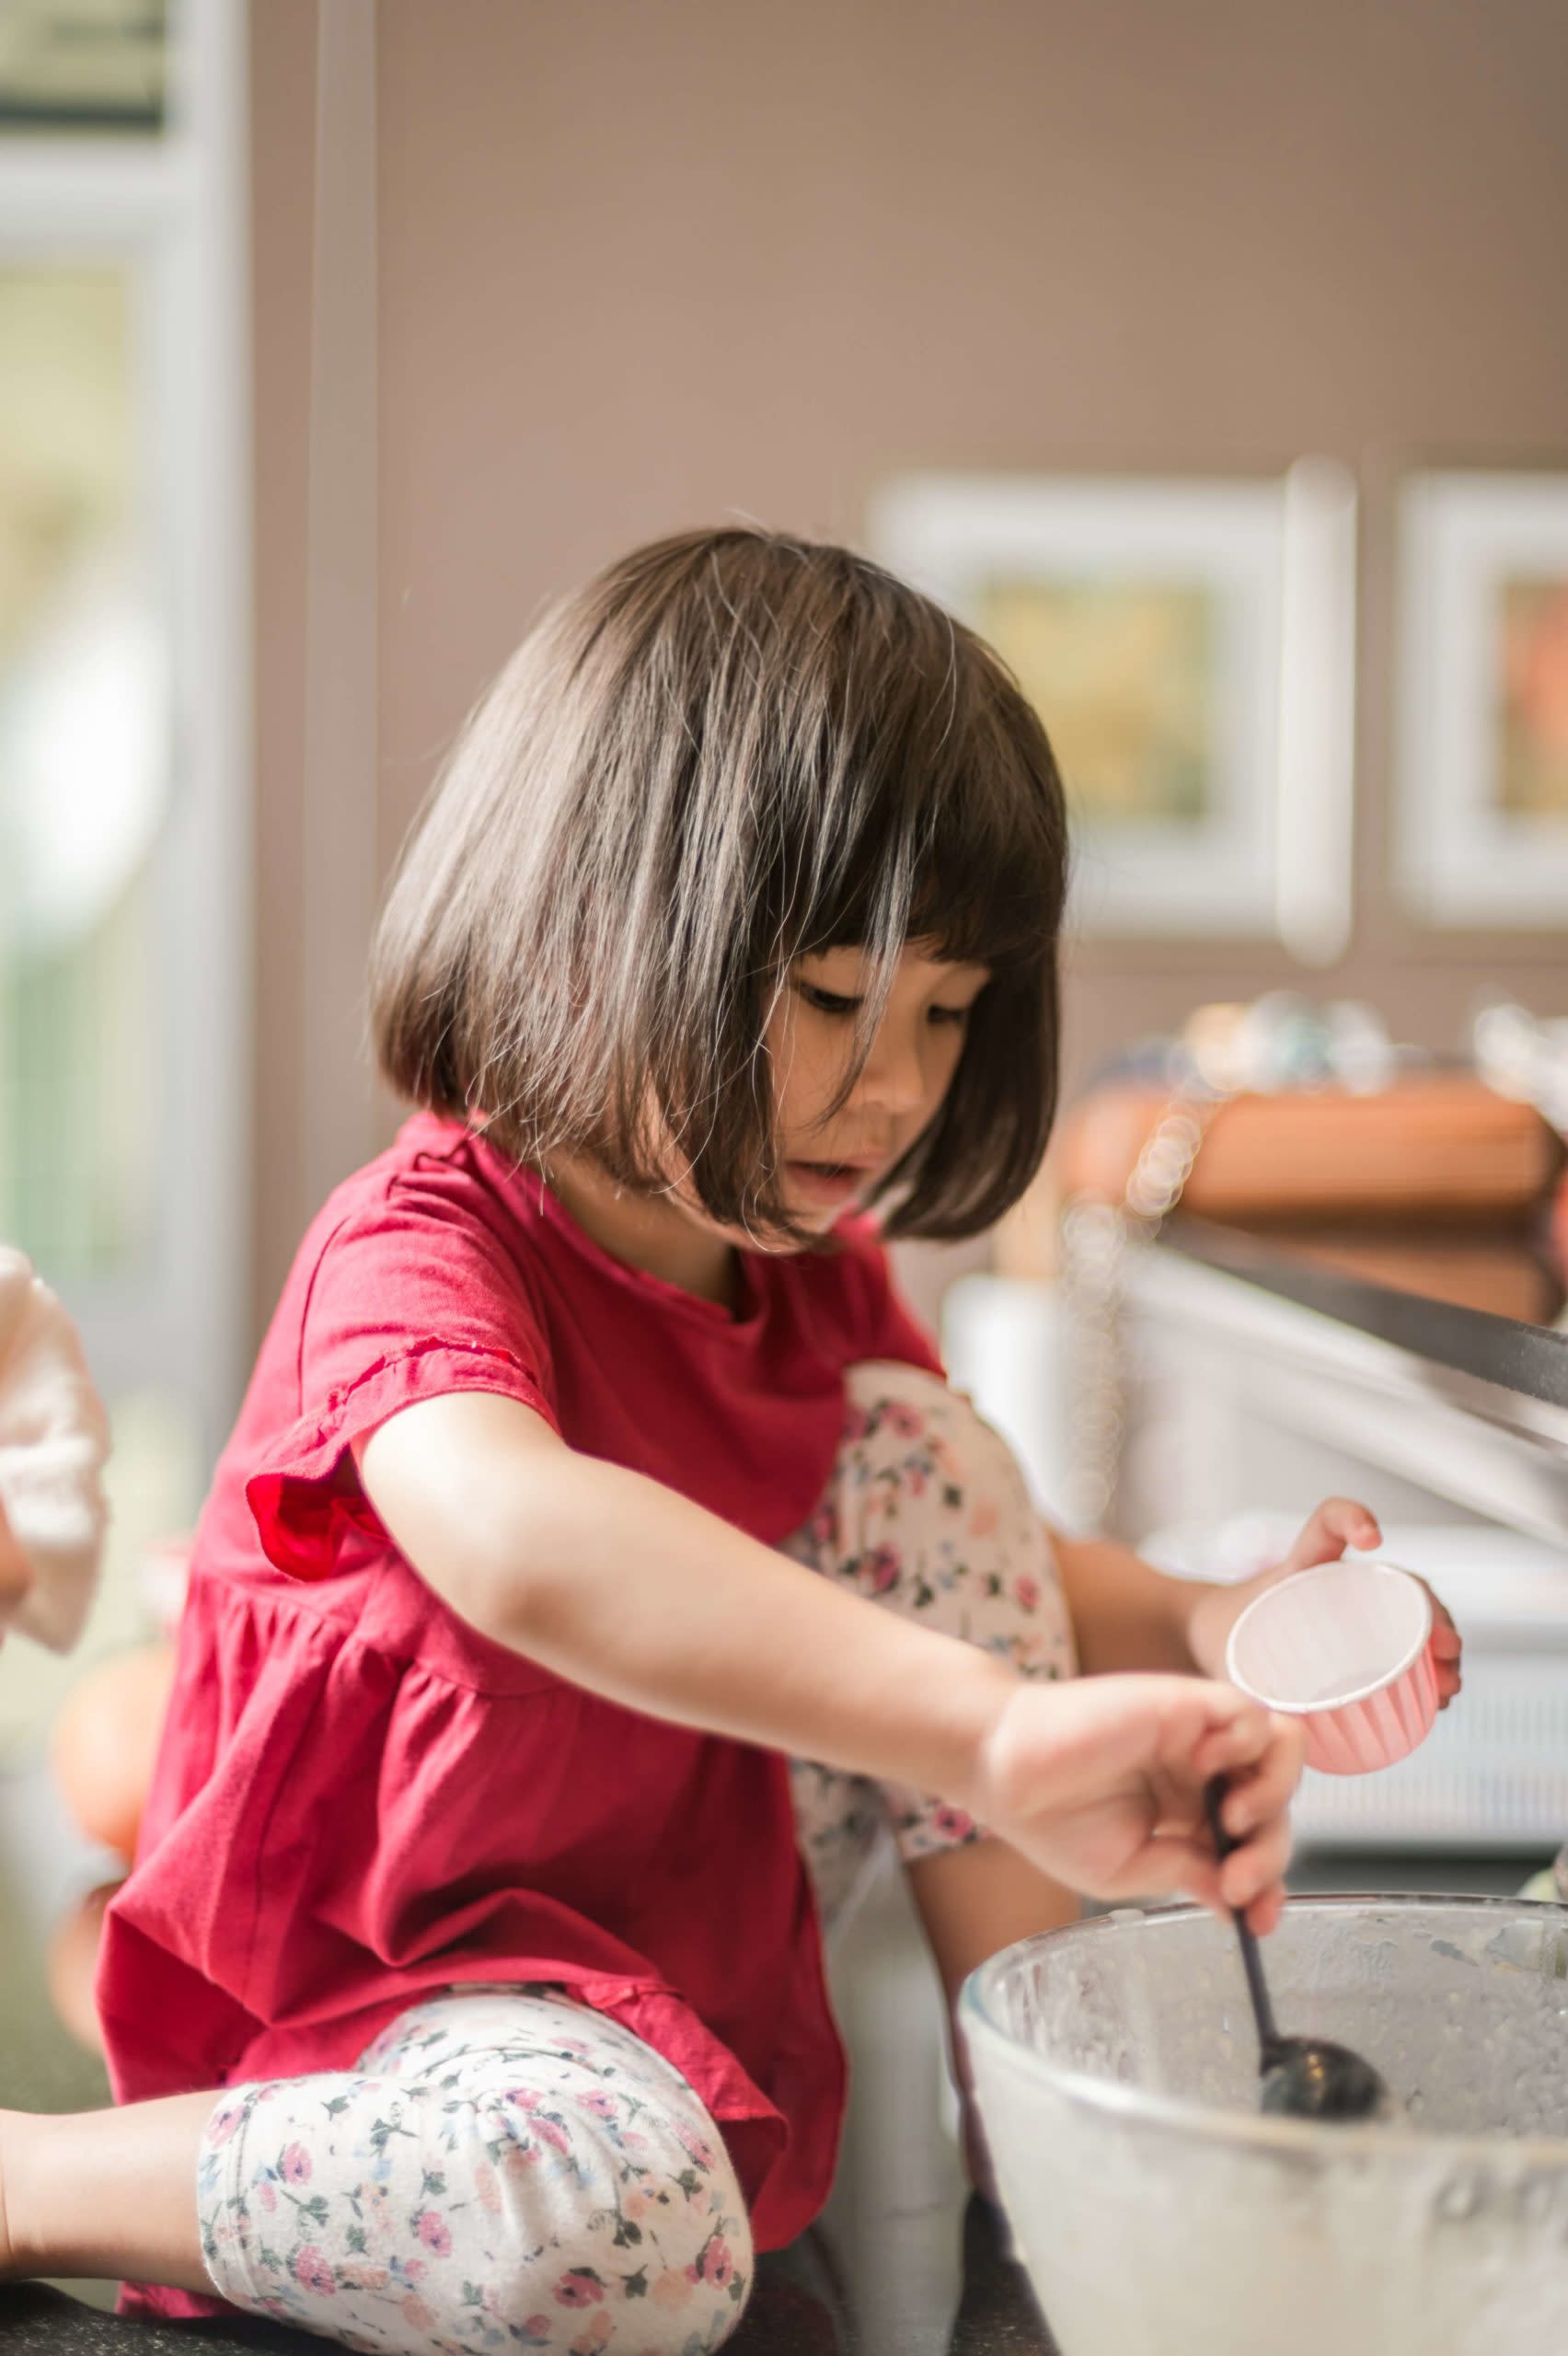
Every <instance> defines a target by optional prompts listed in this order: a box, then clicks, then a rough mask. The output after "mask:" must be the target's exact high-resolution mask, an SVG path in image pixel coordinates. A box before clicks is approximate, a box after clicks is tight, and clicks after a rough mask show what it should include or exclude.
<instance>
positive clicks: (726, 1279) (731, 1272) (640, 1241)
mask: <svg viewBox="0 0 1568 2356" xmlns="http://www.w3.org/2000/svg"><path fill="white" fill-rule="evenodd" d="M548 1180H549V1184H550V1187H551V1190H552V1192H553V1193H554V1194H555V1195H557V1197H558V1198H559V1201H560V1202H561V1203H562V1204H563V1205H564V1206H565V1207H566V1209H567V1210H568V1211H570V1213H571V1217H572V1218H574V1219H575V1220H576V1222H577V1224H578V1226H579V1227H580V1228H581V1229H582V1231H583V1233H584V1234H585V1235H589V1236H591V1237H592V1238H593V1240H594V1242H595V1243H597V1244H598V1245H599V1246H600V1248H601V1250H603V1251H605V1252H608V1253H610V1254H611V1256H612V1258H614V1259H617V1260H623V1261H624V1262H625V1263H626V1265H627V1266H628V1268H640V1269H641V1270H642V1272H643V1274H644V1275H645V1276H658V1277H660V1278H661V1279H662V1280H663V1282H664V1283H665V1284H670V1285H678V1286H679V1287H680V1289H681V1290H682V1291H683V1292H689V1293H695V1294H696V1295H697V1297H698V1299H699V1300H711V1301H716V1302H717V1303H718V1304H719V1306H720V1307H721V1308H722V1309H729V1310H734V1309H736V1308H738V1307H739V1305H740V1299H741V1271H740V1260H739V1255H738V1254H737V1253H736V1251H735V1247H734V1245H733V1244H732V1242H730V1241H729V1239H728V1238H727V1237H726V1236H724V1235H722V1234H721V1233H720V1232H719V1231H718V1230H715V1229H711V1228H706V1227H704V1226H702V1225H701V1224H700V1223H699V1222H698V1220H697V1219H695V1218H692V1217H691V1215H690V1213H689V1212H687V1211H686V1210H683V1209H682V1207H680V1205H679V1204H678V1203H676V1202H674V1201H672V1199H671V1198H670V1196H669V1195H633V1194H629V1193H628V1191H627V1190H626V1189H625V1188H624V1187H621V1186H617V1184H616V1183H615V1181H614V1179H612V1178H607V1177H606V1176H605V1172H603V1171H602V1170H599V1169H596V1168H595V1167H594V1164H593V1163H592V1162H589V1161H552V1162H551V1164H550V1167H549V1171H548Z"/></svg>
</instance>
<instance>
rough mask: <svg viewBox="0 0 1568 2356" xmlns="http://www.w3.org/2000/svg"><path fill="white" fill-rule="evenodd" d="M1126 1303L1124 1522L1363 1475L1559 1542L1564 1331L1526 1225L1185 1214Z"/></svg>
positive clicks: (1397, 1492)
mask: <svg viewBox="0 0 1568 2356" xmlns="http://www.w3.org/2000/svg"><path fill="white" fill-rule="evenodd" d="M1489 1304H1497V1305H1496V1306H1493V1305H1489ZM1124 1309H1125V1312H1126V1329H1125V1334H1124V1368H1125V1370H1126V1375H1127V1380H1128V1397H1127V1400H1126V1402H1125V1407H1126V1426H1125V1428H1126V1435H1127V1445H1126V1447H1125V1449H1124V1457H1123V1462H1122V1468H1121V1478H1120V1481H1119V1483H1118V1489H1117V1499H1116V1512H1117V1518H1118V1522H1119V1526H1120V1527H1121V1529H1122V1530H1123V1533H1124V1534H1125V1535H1127V1536H1129V1537H1134V1538H1136V1537H1138V1536H1141V1535H1142V1534H1143V1533H1144V1532H1146V1531H1147V1530H1153V1529H1157V1528H1160V1527H1162V1526H1164V1525H1165V1524H1167V1523H1170V1522H1174V1521H1189V1520H1191V1521H1216V1522H1217V1521H1220V1520H1223V1519H1225V1518H1226V1516H1228V1515H1229V1514H1232V1513H1235V1512H1238V1511H1239V1510H1242V1509H1244V1508H1246V1507H1249V1506H1251V1505H1255V1504H1257V1503H1259V1502H1260V1501H1262V1500H1265V1499H1268V1500H1272V1501H1274V1502H1277V1503H1281V1504H1283V1503H1285V1502H1286V1501H1287V1500H1292V1499H1294V1498H1296V1497H1297V1496H1307V1497H1309V1496H1311V1495H1313V1494H1316V1495H1318V1496H1322V1495H1326V1494H1330V1493H1331V1492H1332V1491H1333V1490H1336V1489H1337V1490H1343V1489H1345V1488H1347V1487H1351V1486H1353V1485H1355V1484H1357V1483H1359V1484H1360V1485H1359V1486H1356V1487H1355V1494H1357V1495H1362V1494H1366V1502H1367V1503H1368V1504H1369V1505H1371V1506H1372V1507H1374V1509H1375V1510H1376V1511H1377V1512H1378V1514H1379V1515H1380V1516H1381V1517H1382V1518H1383V1519H1385V1520H1389V1521H1400V1520H1410V1519H1414V1520H1422V1521H1433V1520H1437V1519H1441V1518H1442V1516H1443V1514H1444V1513H1445V1512H1446V1511H1447V1510H1448V1509H1449V1508H1451V1507H1456V1506H1457V1507H1459V1508H1460V1517H1461V1518H1462V1517H1468V1516H1473V1517H1474V1518H1475V1519H1478V1520H1480V1521H1483V1522H1488V1523H1492V1524H1494V1525H1496V1526H1497V1527H1499V1528H1502V1529H1506V1530H1516V1531H1518V1532H1521V1533H1523V1534H1525V1535H1527V1536H1528V1537H1531V1538H1534V1539H1536V1540H1539V1541H1540V1542H1544V1543H1545V1544H1546V1545H1548V1546H1551V1547H1557V1548H1562V1547H1564V1546H1568V1332H1565V1331H1563V1330H1562V1327H1561V1326H1560V1325H1559V1324H1557V1323H1556V1322H1554V1321H1555V1320H1556V1319H1557V1318H1558V1317H1559V1316H1560V1314H1561V1309H1562V1295H1561V1289H1560V1287H1559V1286H1558V1284H1557V1281H1556V1280H1555V1278H1554V1277H1553V1276H1551V1272H1550V1271H1549V1269H1548V1268H1547V1266H1546V1265H1545V1263H1544V1262H1542V1261H1541V1260H1540V1259H1539V1258H1538V1257H1537V1256H1536V1255H1535V1254H1534V1253H1531V1252H1530V1251H1529V1250H1528V1247H1527V1245H1526V1244H1525V1242H1523V1241H1522V1240H1521V1239H1518V1238H1514V1237H1504V1238H1496V1239H1492V1238H1487V1237H1485V1236H1482V1237H1479V1238H1477V1237H1470V1236H1465V1235H1462V1234H1458V1235H1455V1234H1449V1235H1447V1236H1441V1235H1439V1236H1425V1237H1423V1236H1412V1235H1411V1234H1408V1233H1394V1234H1385V1235H1382V1236H1378V1235H1361V1236H1356V1235H1335V1234H1332V1233H1331V1232H1328V1231H1326V1230H1317V1231H1308V1230H1303V1231H1299V1232H1290V1231H1286V1230H1279V1231H1274V1232H1263V1231H1253V1232H1249V1231H1245V1230H1239V1229H1234V1228H1228V1227H1221V1226H1217V1225H1211V1224H1207V1223H1205V1222H1203V1221H1200V1220H1196V1219H1191V1218H1175V1219H1172V1220H1170V1222H1169V1223H1168V1225H1167V1227H1166V1228H1165V1230H1164V1231H1163V1232H1162V1234H1161V1235H1160V1237H1159V1242H1157V1243H1156V1244H1155V1246H1154V1247H1153V1248H1152V1249H1136V1250H1135V1251H1134V1252H1133V1253H1132V1254H1131V1255H1130V1257H1129V1263H1128V1267H1127V1273H1126V1278H1125V1285H1124ZM1367 1472H1371V1473H1373V1474H1374V1475H1376V1476H1378V1478H1377V1480H1376V1482H1375V1484H1374V1485H1375V1489H1376V1494H1367V1492H1366V1473H1367ZM1450 1518H1453V1517H1452V1516H1451V1515H1450Z"/></svg>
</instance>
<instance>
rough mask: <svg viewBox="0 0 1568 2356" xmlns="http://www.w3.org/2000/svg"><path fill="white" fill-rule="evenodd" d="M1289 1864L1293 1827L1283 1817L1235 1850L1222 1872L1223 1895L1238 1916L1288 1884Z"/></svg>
mask: <svg viewBox="0 0 1568 2356" xmlns="http://www.w3.org/2000/svg"><path fill="white" fill-rule="evenodd" d="M1289 1863H1290V1825H1289V1823H1288V1821H1287V1820H1286V1818H1284V1817H1280V1818H1278V1819H1276V1820H1275V1821H1274V1823H1272V1824H1269V1825H1266V1826H1265V1827H1264V1828H1263V1830H1262V1831H1261V1832H1259V1833H1257V1834H1255V1835H1254V1837H1253V1838H1252V1839H1251V1841H1249V1842H1247V1844H1246V1846H1245V1848H1241V1849H1233V1850H1232V1851H1231V1853H1230V1854H1229V1856H1228V1857H1227V1859H1226V1860H1225V1863H1224V1864H1223V1865H1221V1867H1220V1869H1219V1888H1220V1895H1221V1897H1222V1898H1223V1899H1224V1900H1225V1902H1226V1904H1227V1905H1228V1906H1230V1907H1234V1908H1235V1909H1236V1911H1238V1912H1241V1911H1244V1910H1245V1909H1246V1908H1248V1907H1250V1906H1251V1904H1252V1903H1253V1901H1254V1900H1257V1899H1260V1898H1262V1897H1264V1896H1266V1895H1267V1893H1268V1892H1269V1891H1271V1890H1273V1889H1274V1888H1279V1887H1282V1886H1283V1884H1284V1881H1285V1869H1286V1865H1288V1864H1289Z"/></svg>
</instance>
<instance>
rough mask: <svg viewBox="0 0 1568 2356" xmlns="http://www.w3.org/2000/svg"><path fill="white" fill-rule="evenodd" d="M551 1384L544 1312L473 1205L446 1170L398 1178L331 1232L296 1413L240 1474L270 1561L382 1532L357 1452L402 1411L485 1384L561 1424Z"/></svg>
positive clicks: (306, 1306)
mask: <svg viewBox="0 0 1568 2356" xmlns="http://www.w3.org/2000/svg"><path fill="white" fill-rule="evenodd" d="M552 1390H553V1385H552V1375H551V1364H550V1354H549V1347H548V1336H547V1334H546V1333H545V1330H544V1326H543V1322H542V1320H541V1319H540V1317H539V1315H538V1312H537V1310H536V1306H535V1303H534V1300H533V1298H532V1296H531V1293H530V1291H529V1288H528V1286H527V1284H526V1281H525V1276H524V1275H523V1272H522V1270H521V1269H520V1268H519V1266H518V1265H517V1262H516V1260H515V1258H514V1257H513V1253H512V1252H511V1251H510V1250H509V1249H508V1245H507V1242H506V1241H505V1239H504V1238H503V1237H502V1235H501V1234H500V1233H498V1232H497V1230H496V1229H495V1227H494V1226H493V1225H492V1224H491V1223H490V1221H489V1220H488V1219H487V1218H486V1217H485V1216H484V1213H483V1209H482V1207H480V1206H478V1205H470V1204H468V1203H466V1202H465V1200H464V1198H463V1193H462V1190H461V1188H460V1187H456V1186H454V1185H453V1184H451V1183H450V1181H449V1179H448V1178H447V1175H446V1173H444V1172H437V1173H436V1174H435V1175H434V1176H433V1177H432V1179H431V1180H430V1181H429V1182H428V1183H421V1180H420V1179H419V1177H417V1176H414V1177H409V1178H405V1179H403V1180H401V1181H399V1182H398V1184H395V1185H394V1186H393V1187H392V1188H391V1189H390V1190H389V1191H388V1194H387V1195H386V1198H385V1199H384V1200H382V1201H380V1202H378V1203H375V1204H374V1205H372V1206H370V1207H362V1208H360V1209H357V1210H356V1211H354V1212H353V1213H352V1214H351V1216H350V1217H348V1218H345V1219H344V1220H343V1221H342V1222H341V1223H340V1225H338V1226H337V1227H336V1228H334V1229H333V1230H331V1231H330V1233H329V1235H328V1237H327V1240H326V1242H325V1244H324V1246H323V1248H322V1250H321V1252H320V1254H319V1257H318V1259H317V1263H316V1265H315V1267H314V1269H313V1270H312V1271H310V1272H309V1273H308V1276H306V1278H305V1279H304V1280H303V1298H302V1308H301V1311H300V1312H299V1323H298V1410H299V1412H298V1414H297V1415H296V1417H295V1418H294V1421H293V1422H292V1423H289V1424H287V1425H286V1426H283V1427H282V1428H281V1429H279V1430H278V1431H277V1432H276V1433H275V1436H273V1437H272V1438H270V1439H268V1440H266V1441H264V1443H263V1445H262V1447H261V1449H259V1453H258V1454H257V1456H256V1457H255V1458H254V1459H253V1463H252V1469H251V1471H250V1472H249V1475H248V1479H247V1481H246V1489H245V1494H246V1499H247V1502H248V1505H249V1507H250V1511H251V1513H252V1515H253V1516H254V1518H255V1521H256V1527H257V1530H258V1532H259V1536H260V1540H261V1544H262V1546H263V1548H264V1549H265V1552H266V1553H267V1557H268V1559H269V1561H270V1562H271V1563H272V1564H274V1565H276V1567H277V1568H278V1569H279V1570H282V1571H286V1572H288V1573H289V1574H290V1575H291V1576H294V1577H296V1578H306V1579H309V1578H320V1577H323V1576H326V1575H327V1574H328V1573H329V1572H330V1571H331V1570H332V1568H333V1567H334V1565H335V1563H336V1561H337V1559H338V1555H339V1551H340V1545H341V1542H342V1541H343V1539H344V1538H345V1536H347V1535H348V1533H349V1532H350V1531H358V1532H361V1533H363V1535H365V1536H367V1537H370V1538H374V1539H376V1540H379V1541H382V1542H385V1539H386V1532H385V1530H383V1528H382V1525H381V1523H380V1520H379V1519H378V1518H377V1516H376V1514H375V1508H374V1507H372V1506H371V1504H370V1501H369V1499H368V1498H367V1497H366V1496H365V1495H364V1492H363V1489H362V1488H361V1486H360V1481H359V1474H358V1471H357V1468H356V1466H355V1464H354V1461H353V1455H352V1448H353V1443H354V1442H355V1441H356V1440H358V1439H362V1438H364V1437H365V1436H366V1435H367V1434H368V1433H370V1432H372V1431H374V1430H375V1427H376V1426H377V1425H379V1424H384V1423H386V1420H387V1419H388V1417H389V1416H392V1415H397V1414H398V1413H399V1412H400V1410H401V1409H403V1408H405V1407H409V1406H412V1405H414V1404H415V1403H417V1402H419V1401H420V1400H422V1399H433V1398H438V1397H440V1396H442V1395H443V1394H444V1393H448V1392H456V1391H482V1392H493V1393H499V1394H500V1395H501V1396H502V1397H504V1398H509V1399H516V1400H518V1401H519V1402H520V1403H522V1404H523V1405H524V1406H525V1407H530V1408H532V1409H533V1410H534V1412H535V1413H536V1415H542V1416H543V1417H544V1418H545V1420H546V1422H547V1423H548V1424H549V1425H550V1426H551V1427H552V1428H553V1429H558V1430H559V1423H558V1421H557V1416H556V1411H555V1406H554V1402H553V1396H552Z"/></svg>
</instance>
